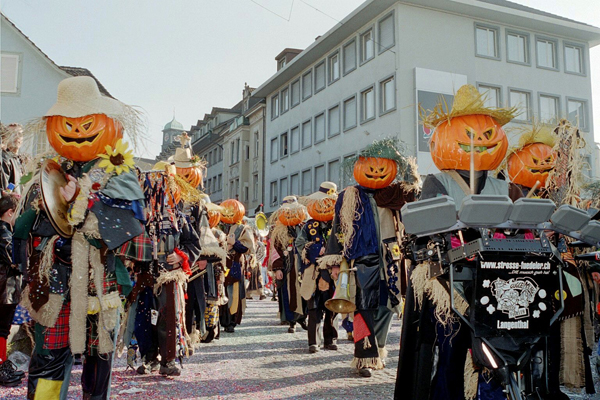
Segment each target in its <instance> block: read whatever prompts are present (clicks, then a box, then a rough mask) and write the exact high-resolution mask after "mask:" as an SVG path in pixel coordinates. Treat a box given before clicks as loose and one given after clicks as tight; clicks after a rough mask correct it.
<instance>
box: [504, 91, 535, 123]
mask: <svg viewBox="0 0 600 400" xmlns="http://www.w3.org/2000/svg"><path fill="white" fill-rule="evenodd" d="M508 93H509V101H510V106H511V107H517V108H518V109H519V111H520V112H521V114H520V115H518V116H517V117H515V119H514V120H515V121H530V120H531V111H532V110H531V93H530V92H527V91H524V90H517V89H509V92H508Z"/></svg>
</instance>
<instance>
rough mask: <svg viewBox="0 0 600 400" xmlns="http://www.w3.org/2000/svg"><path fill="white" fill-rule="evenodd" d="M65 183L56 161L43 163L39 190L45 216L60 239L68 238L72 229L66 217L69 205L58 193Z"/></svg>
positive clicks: (63, 175)
mask: <svg viewBox="0 0 600 400" xmlns="http://www.w3.org/2000/svg"><path fill="white" fill-rule="evenodd" d="M67 183H68V181H67V178H66V176H65V173H64V172H63V171H62V169H61V168H60V165H59V164H58V163H57V162H56V161H54V160H46V161H44V164H42V171H41V174H40V188H41V192H42V200H43V202H44V208H45V209H46V214H47V215H48V219H49V220H50V223H51V224H52V226H53V227H54V229H56V232H57V233H58V234H59V235H60V236H62V237H65V238H70V237H71V236H73V230H74V229H73V226H71V225H70V224H69V219H68V217H67V214H68V211H69V204H68V203H67V201H66V200H65V198H64V197H63V196H62V194H61V193H60V188H61V187H64V186H65V185H66V184H67Z"/></svg>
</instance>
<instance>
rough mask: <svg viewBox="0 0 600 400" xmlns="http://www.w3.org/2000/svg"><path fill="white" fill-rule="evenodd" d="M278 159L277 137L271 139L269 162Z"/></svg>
mask: <svg viewBox="0 0 600 400" xmlns="http://www.w3.org/2000/svg"><path fill="white" fill-rule="evenodd" d="M278 159H279V140H278V138H273V139H271V162H275V161H277V160H278Z"/></svg>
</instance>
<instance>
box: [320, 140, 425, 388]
mask: <svg viewBox="0 0 600 400" xmlns="http://www.w3.org/2000/svg"><path fill="white" fill-rule="evenodd" d="M343 168H344V171H346V172H347V173H348V172H349V171H353V175H354V179H355V180H356V182H357V185H356V186H349V187H347V188H346V189H345V190H344V191H342V192H341V193H340V195H339V197H338V200H337V202H336V205H335V217H334V220H333V229H332V233H331V236H330V237H329V240H328V241H327V251H326V255H325V256H323V257H322V258H321V260H320V268H330V269H331V273H332V277H333V278H334V279H336V278H338V275H340V277H339V280H338V282H337V283H336V293H335V296H334V299H332V300H330V302H333V303H332V304H333V306H335V305H336V304H340V303H341V304H345V305H344V306H342V307H338V309H339V312H342V313H348V312H352V311H354V310H355V311H354V322H353V323H354V332H353V338H354V359H353V360H352V363H351V365H352V367H354V368H356V369H357V371H358V373H359V375H360V376H362V377H370V376H371V375H372V371H373V370H377V369H382V368H384V362H385V357H386V353H387V350H386V348H385V344H386V341H387V335H388V332H389V328H390V324H391V322H392V316H393V312H396V313H399V312H400V301H401V295H402V293H401V285H400V281H401V275H402V274H401V271H400V262H401V259H400V247H399V245H400V244H399V240H398V239H399V238H400V235H401V232H402V224H401V222H400V218H399V215H398V212H397V210H399V209H400V208H401V207H402V206H403V205H404V204H405V203H406V202H410V201H413V200H414V198H415V196H416V194H417V191H418V184H417V182H418V175H417V172H416V166H415V164H414V162H412V160H408V159H407V158H405V157H404V156H403V155H402V153H401V150H400V148H399V144H398V142H397V140H395V139H384V140H380V141H375V142H373V143H372V144H371V145H369V146H368V147H367V148H365V149H364V150H362V151H361V152H360V153H359V155H358V156H357V157H354V158H353V159H351V160H348V161H347V162H346V163H345V164H344V166H343ZM396 179H399V181H397V182H394V180H396ZM340 267H341V268H340ZM348 269H351V270H354V271H356V272H355V273H349V272H348ZM344 292H345V293H344ZM339 296H345V297H346V298H345V299H343V301H336V299H337V298H338V297H339ZM340 300H341V299H340ZM348 303H351V305H352V306H351V307H347V305H348ZM327 307H328V308H329V307H330V306H329V302H328V304H327ZM334 308H335V307H334ZM346 309H347V310H346Z"/></svg>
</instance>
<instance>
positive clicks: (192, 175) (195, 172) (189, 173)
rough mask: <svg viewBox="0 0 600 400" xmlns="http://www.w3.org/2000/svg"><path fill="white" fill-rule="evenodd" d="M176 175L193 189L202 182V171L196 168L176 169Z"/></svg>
mask: <svg viewBox="0 0 600 400" xmlns="http://www.w3.org/2000/svg"><path fill="white" fill-rule="evenodd" d="M177 175H179V176H181V177H182V178H183V179H185V181H186V182H187V183H189V184H190V185H192V186H193V187H198V186H199V185H200V183H201V182H202V178H203V176H202V169H200V168H198V167H190V168H179V167H178V168H177Z"/></svg>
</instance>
